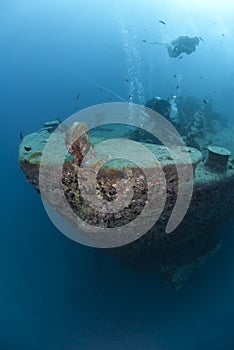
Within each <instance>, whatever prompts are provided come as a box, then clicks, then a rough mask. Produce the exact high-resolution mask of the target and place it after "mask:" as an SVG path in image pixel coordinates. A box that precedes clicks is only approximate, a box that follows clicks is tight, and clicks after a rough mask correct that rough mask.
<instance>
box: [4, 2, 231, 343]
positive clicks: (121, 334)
mask: <svg viewBox="0 0 234 350" xmlns="http://www.w3.org/2000/svg"><path fill="white" fill-rule="evenodd" d="M233 13H234V4H233V2H232V1H228V0H226V1H225V0H223V1H222V2H221V1H220V2H219V1H211V0H209V1H208V0H207V1H201V0H197V1H195V0H190V1H189V0H188V1H186V0H183V1H182V0H175V1H172V0H166V1H161V0H154V1H153V0H146V1H137V0H135V1H132V0H126V1H122V0H120V1H105V0H100V1H94V0H92V1H91V0H86V1H84V0H83V1H82V0H80V1H79V0H77V1H75V0H66V1H65V0H64V1H62V0H57V1H55V0H49V1H45V0H40V1H39V0H18V1H17V0H1V2H0V45H1V53H0V100H1V103H0V108H1V113H0V118H1V129H0V130H1V147H0V154H1V182H0V193H1V220H0V225H1V229H0V349H1V350H86V349H87V350H91V349H92V350H96V349H97V350H98V349H100V350H118V349H124V348H125V349H134V350H138V349H144V350H198V349H199V350H207V349H212V350H233V349H234V254H233V247H234V237H233V232H234V220H233V219H232V220H231V219H230V220H229V221H227V222H225V223H224V224H222V225H220V226H219V227H217V230H219V231H220V232H222V235H223V236H224V243H223V246H222V248H221V250H220V251H219V253H218V254H217V255H216V256H215V257H214V258H212V259H210V260H209V261H208V262H207V263H206V264H205V265H204V266H203V267H202V268H200V269H199V270H198V271H197V272H196V274H194V275H193V276H192V278H191V279H190V280H189V281H188V282H187V283H186V285H185V287H184V288H183V289H182V290H181V291H180V292H179V293H176V292H174V291H173V290H172V289H171V288H170V287H169V286H168V285H167V284H165V282H164V281H163V280H162V279H161V277H160V275H159V274H158V273H157V272H156V273H155V275H154V276H152V275H150V276H144V275H142V274H138V273H137V272H134V271H131V270H129V269H128V268H127V267H124V266H122V265H120V264H119V263H118V262H116V261H114V260H112V259H111V258H110V257H109V256H108V255H106V254H104V253H97V251H96V250H95V249H92V248H89V247H85V246H81V245H79V244H77V243H75V242H73V241H71V240H69V239H68V238H66V237H65V236H64V235H62V234H61V233H60V232H58V230H57V229H56V228H55V227H54V226H53V224H52V223H51V222H50V220H49V218H48V217H47V215H46V212H45V210H44V208H43V205H42V202H41V199H40V196H39V195H38V194H37V193H36V191H35V190H34V189H33V188H32V186H31V185H28V184H27V183H26V180H25V177H24V175H23V173H22V171H21V170H20V168H19V166H18V164H17V152H18V145H19V142H20V138H19V134H20V132H21V131H22V132H23V134H24V135H25V134H27V133H29V132H32V131H36V130H37V129H39V128H41V127H42V126H43V123H44V122H45V121H48V120H53V119H55V118H57V117H59V118H61V119H62V120H63V119H65V118H67V117H68V116H70V115H71V114H72V113H74V112H76V111H78V110H80V109H82V108H85V107H88V106H91V105H94V104H98V103H104V102H109V101H110V98H111V99H113V101H118V99H117V98H116V97H115V96H113V94H111V93H110V92H108V91H107V90H111V91H114V92H115V94H118V95H120V96H122V97H123V98H124V99H126V100H128V96H129V95H132V96H133V102H135V103H144V102H146V101H147V100H148V99H150V98H151V97H153V96H158V95H159V96H162V97H164V98H167V97H168V95H170V94H175V93H177V94H178V93H179V94H180V95H192V96H195V97H198V98H201V99H204V98H211V99H212V100H213V107H214V109H215V110H217V111H219V112H222V113H224V114H225V115H226V116H228V117H229V118H230V120H233V118H234V115H233V110H234V65H233V62H234V19H233ZM159 20H163V21H165V22H166V25H165V26H164V25H163V24H161V23H159V22H158V21H159ZM183 34H184V35H191V36H200V37H202V38H203V39H204V42H201V43H200V45H199V47H198V48H197V50H196V52H195V53H193V54H192V55H190V56H186V57H184V58H183V59H181V60H177V59H171V58H170V57H168V55H167V52H166V50H165V49H164V48H163V47H157V46H156V45H148V44H147V43H144V42H143V41H142V40H147V41H156V40H158V41H170V40H172V39H174V38H176V37H177V36H179V35H183ZM222 34H223V35H222ZM173 74H176V75H177V80H175V79H174V77H173ZM200 76H202V79H201V78H200ZM125 79H128V80H129V82H126V80H125ZM96 83H97V84H98V85H97V84H96ZM177 84H179V85H180V90H179V92H178V91H176V86H177ZM100 85H102V86H103V87H105V89H107V90H105V89H103V88H102V89H101V88H100ZM79 94H80V97H79V98H78V99H76V98H75V99H74V96H78V95H79ZM230 191H233V189H232V188H230ZM204 215H205V213H204Z"/></svg>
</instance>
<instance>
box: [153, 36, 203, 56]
mask: <svg viewBox="0 0 234 350" xmlns="http://www.w3.org/2000/svg"><path fill="white" fill-rule="evenodd" d="M199 40H200V38H198V37H196V36H195V37H189V36H179V37H178V38H177V39H175V40H172V41H171V42H170V44H167V43H160V42H157V41H156V42H152V43H150V44H156V45H163V46H165V47H166V48H167V51H168V55H169V56H170V57H175V58H176V57H178V56H180V55H181V54H182V53H186V54H187V55H190V54H191V53H192V52H194V51H195V50H196V47H197V45H198V44H199Z"/></svg>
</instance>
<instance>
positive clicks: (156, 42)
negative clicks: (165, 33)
mask: <svg viewBox="0 0 234 350" xmlns="http://www.w3.org/2000/svg"><path fill="white" fill-rule="evenodd" d="M149 44H153V45H163V46H168V44H167V43H159V42H158V41H154V42H152V43H149Z"/></svg>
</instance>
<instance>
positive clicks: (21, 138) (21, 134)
mask: <svg viewBox="0 0 234 350" xmlns="http://www.w3.org/2000/svg"><path fill="white" fill-rule="evenodd" d="M23 138H24V137H23V133H22V131H20V140H23Z"/></svg>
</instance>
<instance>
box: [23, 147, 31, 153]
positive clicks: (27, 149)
mask: <svg viewBox="0 0 234 350" xmlns="http://www.w3.org/2000/svg"><path fill="white" fill-rule="evenodd" d="M24 149H25V151H26V152H29V151H31V150H32V147H26V146H24Z"/></svg>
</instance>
